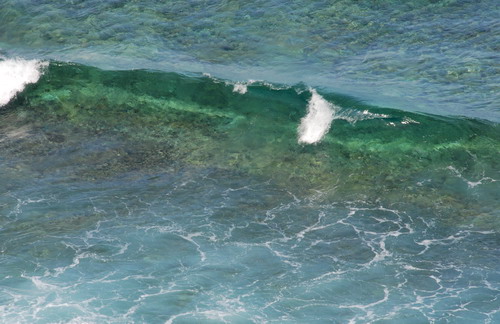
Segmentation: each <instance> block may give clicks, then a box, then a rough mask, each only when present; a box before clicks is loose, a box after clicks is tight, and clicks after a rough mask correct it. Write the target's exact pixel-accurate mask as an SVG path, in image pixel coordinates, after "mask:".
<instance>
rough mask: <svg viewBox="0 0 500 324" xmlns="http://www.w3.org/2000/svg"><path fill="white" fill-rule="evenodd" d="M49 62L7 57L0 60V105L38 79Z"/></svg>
mask: <svg viewBox="0 0 500 324" xmlns="http://www.w3.org/2000/svg"><path fill="white" fill-rule="evenodd" d="M47 65H48V63H47V62H41V61H38V60H23V59H7V60H3V61H0V107H1V106H4V105H6V104H7V103H8V102H9V101H10V100H11V99H12V98H13V97H14V96H15V95H16V94H17V93H18V92H21V91H22V90H23V89H24V88H25V87H26V85H28V84H30V83H35V82H37V81H38V79H39V78H40V76H41V75H42V73H43V71H42V70H43V68H44V67H45V66H47Z"/></svg>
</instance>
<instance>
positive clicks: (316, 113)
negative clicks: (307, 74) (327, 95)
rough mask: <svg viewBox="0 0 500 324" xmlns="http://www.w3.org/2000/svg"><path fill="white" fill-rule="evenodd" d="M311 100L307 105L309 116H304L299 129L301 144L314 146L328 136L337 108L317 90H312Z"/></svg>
mask: <svg viewBox="0 0 500 324" xmlns="http://www.w3.org/2000/svg"><path fill="white" fill-rule="evenodd" d="M310 91H311V94H312V96H311V99H309V103H308V105H307V115H306V116H304V117H303V118H302V119H301V121H300V125H299V128H298V133H299V143H304V144H314V143H318V142H319V141H321V139H322V138H323V137H324V136H325V135H326V133H327V132H328V130H329V129H330V126H331V124H332V121H333V119H334V115H335V111H336V110H338V109H337V107H336V106H334V105H333V104H331V103H329V102H328V101H326V100H325V99H324V98H323V97H322V96H320V95H319V94H318V93H317V92H316V90H314V89H311V90H310Z"/></svg>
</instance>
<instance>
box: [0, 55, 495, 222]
mask: <svg viewBox="0 0 500 324" xmlns="http://www.w3.org/2000/svg"><path fill="white" fill-rule="evenodd" d="M245 86H246V89H247V91H246V93H243V94H242V93H239V92H237V91H235V85H234V84H231V83H228V82H224V80H217V79H213V78H210V77H208V76H199V75H198V76H197V75H181V74H175V73H165V72H155V71H145V70H132V71H104V70H100V69H97V68H94V67H89V66H84V65H78V64H70V63H61V62H51V63H50V65H49V66H48V67H47V69H46V71H45V73H44V75H43V77H42V78H41V79H40V80H39V82H38V83H36V84H33V85H29V86H28V87H27V88H26V89H25V91H24V92H22V93H21V94H19V95H18V96H17V98H16V99H15V100H13V101H11V102H10V103H9V104H8V105H7V106H6V107H4V108H3V109H2V110H1V111H0V114H1V115H0V149H1V150H2V152H3V155H4V159H6V158H7V157H8V158H9V159H10V160H12V161H14V160H15V161H17V162H16V163H17V164H16V165H15V166H13V167H12V172H17V171H19V169H22V168H23V166H27V165H33V163H30V164H28V163H27V162H26V163H24V162H23V161H33V160H35V161H36V160H37V159H39V160H40V161H41V162H40V163H41V164H40V165H39V167H37V168H35V169H36V170H34V169H33V167H30V168H32V169H31V170H29V172H33V173H35V174H36V173H37V172H43V173H45V174H46V173H51V172H52V173H65V174H68V175H71V176H72V177H79V178H81V179H84V180H88V181H98V180H99V179H103V178H109V177H116V176H121V175H123V174H130V173H134V172H140V173H155V172H158V171H159V170H160V171H161V170H165V171H169V170H175V169H178V168H216V169H219V170H221V172H239V173H244V174H248V175H249V176H253V177H257V178H262V179H263V181H267V180H270V181H273V182H275V183H277V184H278V185H281V186H283V188H286V189H287V190H290V191H293V192H297V191H300V192H311V193H312V192H321V194H322V197H328V199H339V200H344V201H345V200H347V201H350V200H352V201H354V200H363V201H372V202H376V201H384V202H385V203H388V204H400V203H410V204H412V205H414V206H418V207H419V208H420V207H424V208H432V209H433V210H437V211H438V212H440V213H448V214H453V215H452V217H451V218H450V217H448V219H451V220H452V221H454V220H456V219H461V220H463V219H469V218H470V217H473V219H474V222H475V223H477V224H482V225H484V226H490V225H491V224H492V222H493V223H495V222H496V223H497V224H498V223H499V221H498V220H497V219H498V210H499V208H498V207H499V204H498V201H499V199H498V198H499V197H498V192H500V190H499V189H500V188H499V180H500V174H499V173H500V167H499V161H500V153H499V152H500V127H499V125H498V124H496V123H493V122H489V121H484V120H477V119H469V118H461V117H443V116H433V115H424V114H416V113H411V112H408V111H404V110H395V109H386V108H380V107H373V106H369V105H366V104H364V103H362V102H360V101H359V100H356V99H355V98H352V97H349V96H346V95H340V94H333V93H321V91H320V94H321V95H322V96H323V98H325V100H327V101H328V102H330V103H331V104H332V105H335V106H336V107H338V110H336V111H335V119H334V121H333V123H332V126H331V129H330V131H329V132H328V134H327V135H326V136H325V137H324V138H323V140H322V141H321V142H319V143H317V144H315V145H302V144H299V143H298V138H297V127H298V125H299V124H300V122H301V118H303V117H304V116H305V115H306V113H307V106H308V101H309V100H310V98H311V91H309V90H308V89H307V87H306V86H304V85H294V86H283V85H269V84H266V83H265V82H254V83H251V84H247V85H245ZM402 108H404V107H402ZM47 157H50V158H47ZM47 161H50V162H47ZM23 163H24V164H23ZM16 168H17V169H16ZM16 170H17V171H16Z"/></svg>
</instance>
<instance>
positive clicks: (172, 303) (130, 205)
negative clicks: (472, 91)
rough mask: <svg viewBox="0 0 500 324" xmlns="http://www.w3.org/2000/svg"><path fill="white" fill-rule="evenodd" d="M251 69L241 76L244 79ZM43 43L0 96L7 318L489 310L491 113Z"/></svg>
mask: <svg viewBox="0 0 500 324" xmlns="http://www.w3.org/2000/svg"><path fill="white" fill-rule="evenodd" d="M242 84H244V83H242ZM245 86H246V90H247V91H246V92H245V93H243V94H242V93H239V92H234V83H233V82H229V81H227V82H226V81H224V80H220V79H216V78H213V77H209V76H203V77H202V76H194V77H192V76H191V77H189V76H186V75H179V74H173V73H160V72H150V71H102V70H99V69H96V68H93V67H89V66H83V65H77V64H66V63H60V62H52V63H51V64H50V65H49V66H48V68H47V70H46V72H45V73H44V75H43V76H42V77H41V78H40V80H39V81H38V82H37V83H36V84H33V85H32V86H29V87H27V88H26V89H25V90H24V91H23V92H21V93H19V94H18V95H17V97H16V98H15V99H13V100H12V101H11V102H9V104H7V105H6V106H5V108H4V109H2V110H1V111H0V117H1V118H0V151H1V152H2V155H1V156H0V183H1V184H2V186H0V237H1V240H0V265H1V269H2V274H3V276H2V277H1V278H0V301H1V302H0V321H1V322H15V323H33V322H39V323H88V322H91V323H94V322H109V323H137V322H147V323H150V322H159V323H186V322H188V323H191V322H215V323H220V322H228V323H234V322H236V323H238V322H242V323H252V322H255V323H261V322H274V323H283V322H292V323H311V322H328V321H332V319H335V320H336V321H338V322H339V323H349V322H351V323H366V322H373V323H387V322H389V323H390V322H396V323H400V322H407V321H413V322H417V323H419V322H433V321H434V322H438V321H441V320H442V319H443V318H447V319H449V321H450V322H459V323H460V322H463V323H471V322H472V323H473V322H486V323H488V322H490V323H495V322H498V321H499V316H500V314H499V312H498V309H500V307H499V306H500V305H499V301H500V295H499V294H500V291H499V289H500V276H499V270H500V268H499V263H498V244H499V240H500V237H499V229H500V222H499V219H500V218H499V216H500V215H499V214H498V211H499V210H500V208H499V201H500V199H499V197H498V194H499V192H500V191H499V190H498V185H499V183H500V181H499V180H500V174H499V173H498V172H499V169H498V161H499V157H498V152H500V150H498V149H497V148H498V145H499V143H500V133H499V129H498V124H495V123H491V122H486V121H479V120H473V119H466V118H446V117H439V116H432V115H421V114H413V113H408V112H404V111H400V110H394V109H384V108H380V107H373V106H368V105H366V104H363V103H360V102H359V101H357V100H354V99H352V98H349V97H345V96H341V95H338V94H334V93H325V92H320V91H316V93H317V95H318V97H316V99H317V100H318V98H319V96H321V97H320V99H321V100H320V101H321V102H322V103H323V104H325V105H326V106H329V105H330V104H331V105H332V106H333V105H335V107H336V108H335V109H336V110H335V115H334V116H333V117H334V118H333V120H332V127H331V129H330V130H329V132H328V133H326V134H324V137H323V138H322V140H321V141H320V142H319V143H317V144H316V145H302V144H299V143H297V127H298V126H299V125H300V123H301V119H302V118H303V117H304V116H305V115H307V110H308V106H309V105H310V103H311V101H312V98H313V94H312V93H311V90H310V89H309V88H308V87H306V86H304V85H296V86H282V85H272V84H271V85H270V84H268V83H266V82H262V81H255V82H251V83H248V84H245Z"/></svg>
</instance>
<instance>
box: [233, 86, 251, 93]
mask: <svg viewBox="0 0 500 324" xmlns="http://www.w3.org/2000/svg"><path fill="white" fill-rule="evenodd" d="M247 91H248V88H247V85H246V84H243V83H236V84H235V85H234V88H233V92H237V93H239V94H245V93H247Z"/></svg>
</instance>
